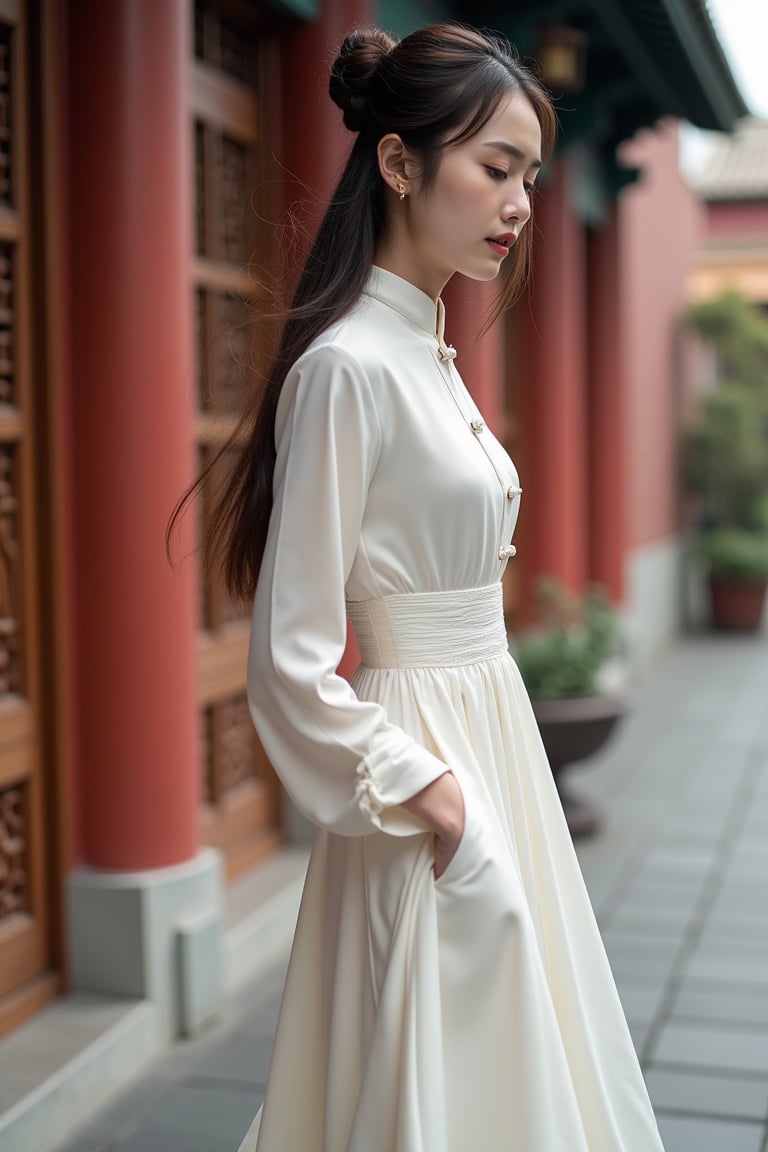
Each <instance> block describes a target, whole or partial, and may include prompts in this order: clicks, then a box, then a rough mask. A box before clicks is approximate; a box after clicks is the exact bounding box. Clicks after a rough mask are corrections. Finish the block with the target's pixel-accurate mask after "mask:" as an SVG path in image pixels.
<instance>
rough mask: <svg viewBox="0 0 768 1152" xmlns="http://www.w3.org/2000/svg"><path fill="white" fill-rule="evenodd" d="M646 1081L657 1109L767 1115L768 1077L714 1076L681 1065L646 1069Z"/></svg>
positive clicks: (734, 1115) (745, 1117) (746, 1116)
mask: <svg viewBox="0 0 768 1152" xmlns="http://www.w3.org/2000/svg"><path fill="white" fill-rule="evenodd" d="M645 1083H646V1085H647V1088H648V1093H649V1095H650V1097H651V1102H652V1103H653V1106H654V1108H655V1109H656V1110H663V1111H669V1112H684V1113H687V1114H691V1115H700V1116H722V1117H729V1118H731V1119H737V1120H763V1121H764V1120H765V1119H766V1117H768V1080H764V1079H761V1078H758V1077H745V1076H738V1077H736V1076H728V1077H726V1076H714V1075H711V1074H707V1073H694V1072H683V1071H681V1070H680V1069H678V1068H657V1067H655V1066H653V1065H651V1066H650V1067H648V1068H646V1070H645Z"/></svg>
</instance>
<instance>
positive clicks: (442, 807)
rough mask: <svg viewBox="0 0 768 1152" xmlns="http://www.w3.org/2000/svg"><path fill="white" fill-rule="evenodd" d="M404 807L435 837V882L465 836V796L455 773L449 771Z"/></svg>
mask: <svg viewBox="0 0 768 1152" xmlns="http://www.w3.org/2000/svg"><path fill="white" fill-rule="evenodd" d="M403 807H404V808H407V809H408V811H409V812H413V814H414V816H418V817H419V819H421V820H423V821H424V823H425V824H428V825H429V827H430V828H431V829H432V831H433V832H434V834H435V879H436V880H437V879H439V877H440V876H442V874H443V872H445V870H446V868H447V867H448V865H449V864H450V862H451V860H452V859H453V857H454V855H455V854H456V849H457V848H458V846H459V842H460V841H461V837H462V835H463V833H464V796H463V794H462V791H461V787H460V785H459V782H458V780H457V779H456V777H455V776H454V774H453V772H445V773H443V775H442V776H438V778H437V780H433V781H432V783H431V784H428V785H427V786H426V788H422V790H421V792H417V793H416V795H415V796H411V798H410V800H404V801H403Z"/></svg>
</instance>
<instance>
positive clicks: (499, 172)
mask: <svg viewBox="0 0 768 1152" xmlns="http://www.w3.org/2000/svg"><path fill="white" fill-rule="evenodd" d="M485 170H486V172H487V173H488V175H489V176H491V177H492V178H493V179H494V180H506V178H507V174H506V172H505V171H504V169H503V168H494V167H492V166H491V165H486V168H485Z"/></svg>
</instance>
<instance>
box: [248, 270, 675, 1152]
mask: <svg viewBox="0 0 768 1152" xmlns="http://www.w3.org/2000/svg"><path fill="white" fill-rule="evenodd" d="M443 323H444V318H443V307H442V302H441V301H438V302H437V305H435V302H434V301H433V300H431V299H430V298H429V297H428V296H426V295H425V294H424V293H422V292H421V291H419V289H417V288H415V287H414V286H413V285H412V284H410V283H408V282H407V281H405V280H402V279H400V278H399V277H397V276H394V275H393V274H392V273H389V272H385V271H383V270H381V269H374V270H373V272H372V274H371V279H370V282H369V284H368V286H367V289H366V292H365V293H364V295H363V296H362V298H361V300H360V302H359V304H358V305H357V306H356V307H355V309H354V310H353V311H352V312H351V313H350V314H349V315H348V316H347V317H345V318H344V319H343V320H341V321H340V322H338V323H337V324H335V325H334V326H333V327H332V328H330V329H329V330H328V331H326V332H325V333H324V334H323V335H322V336H320V337H319V338H318V339H317V340H316V341H315V342H314V343H313V344H312V346H311V347H310V348H309V350H308V351H307V352H306V353H305V354H304V355H303V356H302V357H301V359H300V360H299V361H298V362H297V363H296V365H295V366H294V368H293V369H292V370H291V372H290V374H289V376H288V378H287V380H286V383H285V385H284V391H283V394H282V396H281V401H280V407H279V411H278V416H277V425H276V439H277V449H278V453H277V465H276V470H275V483H274V491H275V503H274V511H273V515H272V520H271V523H270V530H269V536H268V541H267V547H266V552H265V556H264V561H263V566H262V570H261V576H260V580H259V585H258V589H257V593H256V598H255V605H254V617H253V631H252V640H251V651H250V659H249V698H250V701H251V707H252V711H253V716H254V720H255V723H256V725H257V727H258V730H259V733H260V735H261V738H262V740H263V743H264V746H265V748H266V750H267V753H268V755H269V756H270V759H271V760H272V763H273V764H274V766H275V768H276V770H277V772H278V773H279V775H280V777H281V779H282V781H283V783H284V785H285V787H286V788H287V790H288V792H289V793H290V795H291V796H292V797H293V799H294V801H295V803H296V804H297V806H298V807H299V808H300V809H301V810H302V811H303V812H304V813H305V814H306V815H307V816H308V817H309V818H310V819H311V820H312V821H313V822H314V823H315V825H316V826H317V828H318V831H317V833H316V836H315V841H314V844H313V849H312V856H311V860H310V864H309V869H308V874H307V880H306V885H305V890H304V897H303V900H302V905H301V911H300V914H299V922H298V926H297V929H296V936H295V940H294V945H293V951H292V955H291V961H290V965H289V970H288V977H287V983H286V987H285V992H284V996H283V1003H282V1008H281V1011H280V1018H279V1023H278V1028H277V1035H276V1039H275V1047H274V1052H273V1058H272V1066H271V1071H270V1076H269V1083H268V1086H267V1093H266V1101H265V1105H264V1108H263V1111H262V1112H260V1113H259V1115H258V1116H257V1117H256V1120H255V1121H254V1124H253V1125H252V1127H251V1129H250V1131H249V1133H248V1135H247V1136H246V1138H245V1140H244V1142H243V1144H242V1146H241V1152H251V1150H253V1149H255V1148H258V1152H660V1150H661V1141H660V1139H659V1135H658V1130H657V1128H656V1123H655V1120H654V1117H653V1113H652V1110H651V1106H650V1103H649V1100H648V1096H647V1094H646V1090H645V1086H644V1083H643V1079H642V1076H641V1073H640V1069H639V1067H638V1063H637V1059H636V1056H635V1052H634V1049H633V1046H632V1042H631V1039H630V1036H629V1032H628V1029H627V1026H626V1023H625V1020H624V1016H623V1013H622V1009H621V1005H620V1002H619V999H618V996H617V993H616V989H615V986H614V982H613V979H612V976H611V972H610V969H609V967H608V962H607V960H606V956H605V952H604V949H603V946H602V942H601V940H600V937H599V934H598V930H597V926H596V924H595V920H594V916H593V913H592V909H591V906H590V903H589V899H588V897H587V894H586V890H585V888H584V884H583V880H582V877H581V873H580V871H579V867H578V863H577V860H576V856H575V853H574V850H573V847H572V844H571V840H570V837H569V835H568V831H567V828H566V825H565V821H564V818H563V815H562V811H561V806H560V802H559V799H558V796H557V792H556V790H555V787H554V784H553V780H552V776H551V772H550V769H549V766H548V764H547V760H546V757H545V754H544V751H543V748H542V744H541V740H540V737H539V733H538V729H537V727H536V723H535V720H534V718H533V714H532V712H531V708H530V703H529V701H528V698H527V695H526V692H525V689H524V687H523V685H522V682H521V680H520V676H519V673H518V671H517V668H516V666H515V663H514V661H513V660H512V658H511V656H510V655H509V654H508V652H507V650H506V640H505V634H504V625H503V618H502V614H501V586H500V578H501V575H502V572H503V570H504V567H505V565H506V563H507V561H508V559H509V557H510V556H511V555H513V553H514V549H513V547H512V546H511V544H510V539H511V536H512V532H513V529H514V526H515V521H516V518H517V511H518V505H519V498H520V488H519V483H518V477H517V473H516V471H515V469H514V466H513V465H512V463H511V461H510V459H509V457H508V456H507V455H506V453H505V452H504V450H503V449H502V447H501V446H500V445H499V444H498V442H497V441H496V440H495V439H494V438H493V436H492V435H491V433H490V432H489V430H488V429H487V428H486V427H485V425H484V424H483V422H482V417H481V416H480V413H479V412H478V410H477V408H476V407H475V405H474V403H473V401H472V399H471V397H470V395H469V393H468V392H467V391H466V389H465V387H464V385H463V384H462V381H461V379H460V377H459V375H458V373H457V371H456V368H455V366H454V364H453V356H454V355H455V353H454V351H453V349H451V348H448V347H446V345H445V343H444V340H443ZM347 613H348V614H349V616H350V618H351V619H352V621H353V623H354V624H355V630H356V633H357V638H358V642H359V645H360V648H361V655H362V664H361V667H360V668H359V669H358V671H357V673H356V674H355V676H354V678H353V680H352V683H351V685H350V684H348V683H347V682H346V681H345V680H344V679H343V678H341V677H339V676H338V675H337V672H336V668H337V666H338V663H339V660H340V659H341V656H342V653H343V651H344V646H345V638H346V617H347ZM446 765H447V766H448V767H450V769H451V770H452V771H453V772H454V773H455V775H456V777H457V779H458V780H459V783H460V784H461V787H462V789H463V792H464V797H465V807H466V821H465V831H464V834H463V837H462V840H461V843H460V845H459V848H458V851H457V853H456V855H455V857H454V858H453V860H452V861H451V863H450V865H449V866H448V869H447V870H446V872H445V873H444V874H443V875H442V876H441V877H440V879H439V880H437V881H435V879H434V876H433V871H432V851H433V849H432V841H431V837H430V836H429V834H428V833H427V832H426V831H425V830H424V828H423V826H422V825H420V824H419V822H418V821H417V820H416V819H415V818H413V817H412V816H411V815H410V814H409V813H408V812H407V811H406V810H405V809H404V808H402V807H401V802H402V801H403V800H405V799H407V798H409V797H411V796H413V795H414V794H415V793H416V792H418V791H419V790H420V789H421V788H423V787H424V786H425V785H426V784H428V783H429V782H430V781H431V780H433V779H435V778H436V777H437V776H439V775H440V774H441V773H442V772H444V771H445V769H446Z"/></svg>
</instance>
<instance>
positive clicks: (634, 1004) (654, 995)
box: [617, 980, 664, 1024]
mask: <svg viewBox="0 0 768 1152" xmlns="http://www.w3.org/2000/svg"><path fill="white" fill-rule="evenodd" d="M617 986H618V990H619V996H620V997H621V1004H622V1007H623V1009H624V1015H625V1016H626V1018H627V1020H628V1021H629V1022H630V1024H646V1023H650V1021H652V1020H653V1018H654V1016H655V1015H656V1012H657V1010H658V1007H659V1002H660V1000H661V998H662V996H663V995H664V988H663V985H661V984H659V983H658V981H653V983H650V984H639V983H636V982H633V981H631V980H620V981H619V982H618V984H617Z"/></svg>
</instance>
